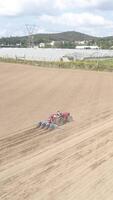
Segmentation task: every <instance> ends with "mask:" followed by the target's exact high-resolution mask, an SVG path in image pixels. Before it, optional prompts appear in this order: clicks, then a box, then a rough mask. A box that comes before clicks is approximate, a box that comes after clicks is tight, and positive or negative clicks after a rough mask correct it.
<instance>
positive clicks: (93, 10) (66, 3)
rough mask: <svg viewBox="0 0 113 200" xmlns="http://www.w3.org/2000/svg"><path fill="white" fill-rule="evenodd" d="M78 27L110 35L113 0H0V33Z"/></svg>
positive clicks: (95, 33) (85, 30)
mask: <svg viewBox="0 0 113 200" xmlns="http://www.w3.org/2000/svg"><path fill="white" fill-rule="evenodd" d="M28 31H30V32H33V33H34V34H35V33H57V32H65V31H77V32H81V33H86V34H89V35H93V36H111V35H113V0H0V37H9V36H21V35H26V34H28Z"/></svg>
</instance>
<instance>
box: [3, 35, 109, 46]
mask: <svg viewBox="0 0 113 200" xmlns="http://www.w3.org/2000/svg"><path fill="white" fill-rule="evenodd" d="M32 37H33V41H34V42H33V43H34V46H38V45H39V44H40V43H44V44H45V48H50V47H52V48H75V47H76V45H98V46H99V47H100V48H102V49H111V48H113V36H111V37H93V36H90V35H87V34H83V33H79V32H75V31H68V32H63V33H51V34H35V35H33V36H32ZM52 41H54V45H51V42H52ZM80 41H84V43H83V44H80V43H79V42H80ZM27 46H28V36H22V37H7V38H4V37H3V38H0V47H20V48H22V47H27Z"/></svg>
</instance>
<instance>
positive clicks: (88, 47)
mask: <svg viewBox="0 0 113 200" xmlns="http://www.w3.org/2000/svg"><path fill="white" fill-rule="evenodd" d="M76 49H100V48H99V47H98V46H76Z"/></svg>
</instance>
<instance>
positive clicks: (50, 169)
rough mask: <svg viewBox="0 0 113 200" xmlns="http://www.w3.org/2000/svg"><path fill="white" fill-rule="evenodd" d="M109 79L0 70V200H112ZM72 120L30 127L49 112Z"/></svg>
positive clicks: (112, 95) (112, 80)
mask: <svg viewBox="0 0 113 200" xmlns="http://www.w3.org/2000/svg"><path fill="white" fill-rule="evenodd" d="M112 87H113V74H112V73H105V72H88V71H79V70H76V71H75V70H63V69H44V68H37V67H33V66H25V65H19V64H18V65H16V64H3V63H1V64H0V114H1V115H0V199H3V200H23V199H27V200H64V199H66V200H75V199H76V200H112V199H113V187H112V185H113V88H112ZM57 110H61V111H63V110H66V111H70V112H71V113H72V115H73V117H74V122H71V123H68V124H66V125H65V126H63V127H62V128H61V129H56V130H55V131H52V132H49V131H47V130H40V129H36V128H35V123H36V121H38V120H40V119H46V118H47V117H48V115H49V114H50V113H51V112H54V111H57Z"/></svg>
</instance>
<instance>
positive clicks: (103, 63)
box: [0, 57, 113, 72]
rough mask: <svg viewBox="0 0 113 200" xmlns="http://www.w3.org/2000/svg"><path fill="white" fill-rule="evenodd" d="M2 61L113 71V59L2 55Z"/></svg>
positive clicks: (0, 60) (0, 59) (50, 66)
mask: <svg viewBox="0 0 113 200" xmlns="http://www.w3.org/2000/svg"><path fill="white" fill-rule="evenodd" d="M0 62H5V63H20V64H27V65H33V66H37V67H38V66H39V67H49V68H63V69H83V70H91V71H108V72H113V59H102V60H77V61H70V62H64V61H51V62H50V61H36V60H24V59H16V58H15V59H13V58H3V57H0Z"/></svg>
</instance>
